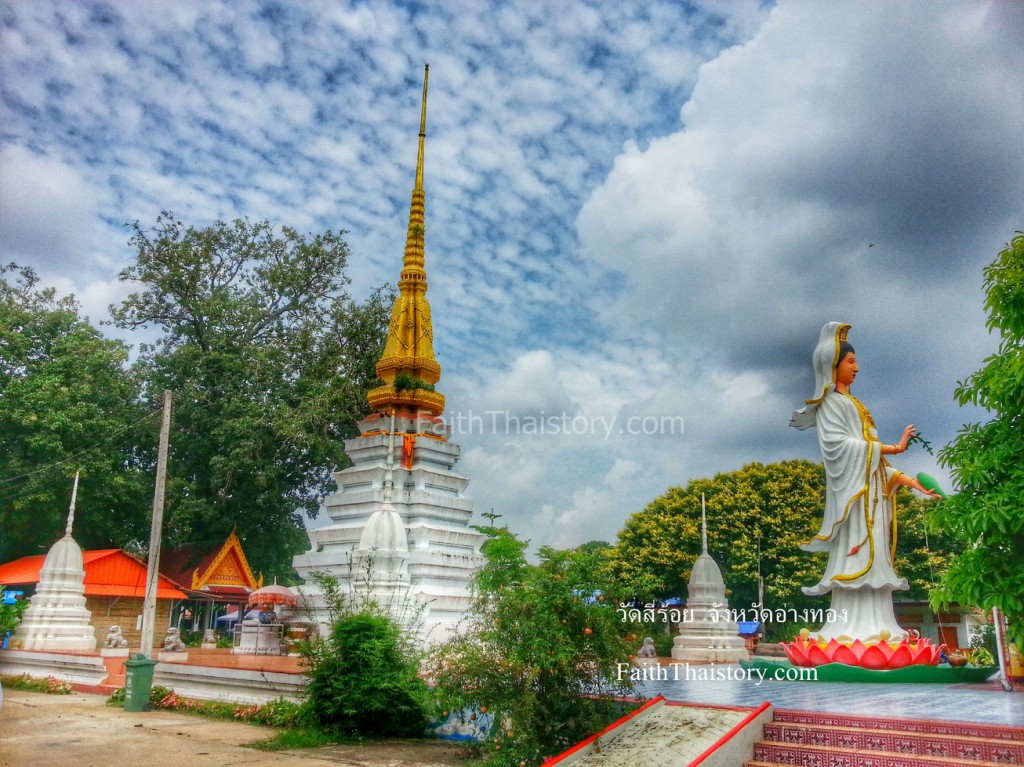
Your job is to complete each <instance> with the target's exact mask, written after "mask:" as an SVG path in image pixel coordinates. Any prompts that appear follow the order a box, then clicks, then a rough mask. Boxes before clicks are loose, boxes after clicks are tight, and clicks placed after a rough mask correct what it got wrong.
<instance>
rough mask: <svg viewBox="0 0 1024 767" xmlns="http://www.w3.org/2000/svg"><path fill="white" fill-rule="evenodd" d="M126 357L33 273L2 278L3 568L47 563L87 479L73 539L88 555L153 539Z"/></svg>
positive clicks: (10, 269)
mask: <svg viewBox="0 0 1024 767" xmlns="http://www.w3.org/2000/svg"><path fill="white" fill-rule="evenodd" d="M127 358H128V351H127V347H126V346H125V345H124V344H123V343H121V342H120V341H114V340H111V339H107V338H104V337H103V336H102V335H101V334H100V332H99V331H98V330H96V329H95V328H94V327H92V326H91V325H90V324H89V323H88V321H86V320H85V319H83V318H82V317H81V316H80V308H79V305H78V303H77V302H76V301H75V299H74V298H73V297H70V296H69V297H64V298H58V297H57V295H56V292H55V291H54V290H53V289H52V288H40V286H39V280H38V278H37V276H36V274H35V273H34V272H33V271H32V269H30V268H24V267H18V266H16V265H14V264H10V265H8V266H2V267H0V562H4V561H8V560H10V559H14V558H17V557H20V556H27V555H30V554H40V553H45V551H46V550H47V549H48V548H49V546H50V545H51V544H52V543H53V542H54V541H56V540H57V539H58V538H60V537H61V536H62V535H63V534H64V525H65V520H66V518H67V513H68V505H69V501H70V497H71V484H72V481H71V477H72V476H73V475H74V473H75V472H76V471H77V470H80V471H81V474H82V478H81V486H80V489H79V493H78V499H77V511H76V522H75V531H74V532H75V538H76V540H78V542H79V543H80V544H82V546H84V547H86V548H100V547H107V546H120V545H123V544H127V543H128V542H130V541H131V540H133V539H139V538H142V537H143V536H145V535H146V531H147V529H148V523H147V522H146V513H147V510H148V506H149V501H148V498H151V496H152V485H151V482H150V480H149V478H148V477H147V475H146V472H145V468H146V466H147V465H148V462H149V461H150V460H151V455H150V456H148V457H147V454H146V453H145V452H144V451H140V450H138V449H136V445H137V444H140V442H139V440H140V438H141V439H143V440H145V439H147V435H149V436H148V439H149V442H150V444H155V440H156V428H157V421H156V419H155V418H148V419H147V418H146V411H145V410H143V409H142V408H141V406H140V405H139V402H138V399H139V388H138V386H137V384H136V381H135V379H134V378H133V376H132V374H131V373H130V372H129V370H128V369H127V365H126V363H127Z"/></svg>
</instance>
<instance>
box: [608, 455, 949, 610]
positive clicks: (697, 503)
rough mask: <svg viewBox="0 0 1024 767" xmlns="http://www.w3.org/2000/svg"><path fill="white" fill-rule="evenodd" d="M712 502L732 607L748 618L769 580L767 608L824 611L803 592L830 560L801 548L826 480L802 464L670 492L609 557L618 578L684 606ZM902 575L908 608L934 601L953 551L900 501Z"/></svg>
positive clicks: (747, 469)
mask: <svg viewBox="0 0 1024 767" xmlns="http://www.w3.org/2000/svg"><path fill="white" fill-rule="evenodd" d="M702 495H704V496H705V498H706V500H707V517H708V549H709V551H710V553H711V555H712V557H714V559H715V561H716V562H718V564H719V566H720V567H721V569H722V575H723V577H724V579H725V583H726V586H727V588H728V590H729V593H728V596H729V603H730V607H731V608H733V609H735V610H743V609H749V608H750V607H751V605H753V604H754V603H756V602H757V601H758V597H759V582H758V575H759V573H760V577H761V578H762V579H763V594H764V606H765V607H767V608H771V609H773V610H774V609H777V608H782V609H787V608H793V609H796V610H803V609H813V608H824V607H827V604H826V603H823V601H822V600H821V599H820V598H817V597H808V596H806V595H804V593H803V592H802V591H801V587H802V586H810V585H812V584H814V583H816V582H817V581H818V579H819V578H820V577H821V573H822V572H823V570H824V567H825V555H824V554H822V553H817V554H810V553H807V552H805V551H803V550H802V549H800V544H801V543H804V542H806V541H807V540H809V539H810V537H811V536H812V535H814V533H816V532H817V530H818V527H819V525H820V524H821V514H822V506H823V500H824V495H825V476H824V470H823V469H822V467H821V465H820V464H817V463H812V462H810V461H804V460H791V461H783V462H781V463H773V464H767V465H766V464H760V463H752V464H748V465H747V466H744V467H743V468H742V469H739V470H738V471H732V472H725V473H722V474H717V475H716V476H714V477H712V478H701V479H695V480H693V481H691V482H690V483H689V484H688V485H687V486H686V487H685V488H681V487H672V488H669V490H668V492H667V493H665V495H663V496H661V497H660V498H656V499H655V500H653V501H652V502H651V503H649V504H648V505H647V507H646V508H645V509H644V510H643V511H641V512H638V513H636V514H633V515H631V516H630V517H629V518H628V519H627V520H626V524H625V526H624V527H623V529H622V531H621V532H620V533H619V537H618V541H617V543H616V545H615V547H614V548H613V549H612V551H611V552H610V553H609V554H608V557H607V559H608V566H609V567H610V568H611V571H612V573H613V574H614V575H615V577H616V578H617V579H619V580H620V581H621V582H622V583H623V584H624V585H626V586H627V587H628V588H629V589H631V590H632V592H633V593H634V594H635V596H636V597H638V598H640V599H641V600H643V601H649V600H650V599H652V598H664V597H668V596H685V595H686V582H687V579H688V578H689V575H690V571H691V570H692V569H693V563H694V562H695V561H696V559H697V556H698V555H699V554H700V550H701V533H700V520H701V496H702ZM897 507H898V508H899V509H900V512H899V514H900V516H899V520H900V521H899V530H900V532H899V546H898V553H897V563H896V564H897V569H898V572H899V573H900V575H902V576H904V577H906V578H907V579H908V580H909V581H910V585H911V589H910V591H908V592H900V594H899V596H900V598H903V599H925V598H927V595H928V591H929V587H930V585H931V584H932V583H933V582H934V579H935V578H937V576H938V574H940V573H941V571H942V569H943V567H944V566H945V564H946V562H947V552H948V550H949V549H950V544H951V541H950V540H949V539H948V538H943V537H942V536H938V537H936V536H933V538H935V539H934V540H930V541H929V540H926V539H927V533H926V531H925V529H924V524H923V521H922V516H923V514H924V512H925V510H926V509H927V508H928V506H927V502H926V501H918V500H915V499H913V498H912V496H911V494H910V493H906V492H903V493H901V494H900V495H899V496H898V497H897Z"/></svg>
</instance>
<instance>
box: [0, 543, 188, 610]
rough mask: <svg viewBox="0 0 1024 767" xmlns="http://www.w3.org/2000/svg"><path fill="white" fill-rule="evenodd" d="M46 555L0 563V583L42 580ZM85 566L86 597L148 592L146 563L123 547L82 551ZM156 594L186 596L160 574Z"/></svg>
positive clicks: (31, 582)
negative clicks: (40, 578)
mask: <svg viewBox="0 0 1024 767" xmlns="http://www.w3.org/2000/svg"><path fill="white" fill-rule="evenodd" d="M45 560H46V557H45V556H44V555H36V556H31V557H22V558H21V559H16V560H14V561H13V562H8V563H7V564H5V565H0V584H3V585H5V586H22V585H27V584H35V583H39V571H40V570H42V568H43V562H44V561H45ZM82 566H83V568H84V569H85V595H86V596H121V597H144V596H145V595H146V564H145V563H144V562H143V561H142V560H140V559H138V558H137V557H134V556H132V555H131V554H129V553H128V552H127V551H122V550H121V549H99V550H97V551H83V552H82ZM157 597H159V598H162V599H185V598H186V595H185V593H184V592H182V591H181V590H180V589H179V588H178V584H176V583H175V582H174V581H172V580H170V579H169V578H167V577H165V576H163V575H161V576H160V578H159V580H158V581H157Z"/></svg>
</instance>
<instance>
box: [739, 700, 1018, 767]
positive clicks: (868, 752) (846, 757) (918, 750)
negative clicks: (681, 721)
mask: <svg viewBox="0 0 1024 767" xmlns="http://www.w3.org/2000/svg"><path fill="white" fill-rule="evenodd" d="M773 718H774V721H773V722H771V723H768V724H766V725H765V728H764V740H761V741H760V742H758V743H757V744H755V746H754V758H753V760H751V761H748V762H747V763H746V767H782V766H783V765H799V766H800V767H954V766H955V767H998V766H999V765H1007V764H1019V765H1024V729H1022V728H1019V727H1000V726H998V725H988V724H975V723H972V722H940V721H931V720H923V719H896V718H883V717H865V716H851V715H848V714H827V713H819V712H811V711H789V710H779V709H776V710H775V711H774V717H773Z"/></svg>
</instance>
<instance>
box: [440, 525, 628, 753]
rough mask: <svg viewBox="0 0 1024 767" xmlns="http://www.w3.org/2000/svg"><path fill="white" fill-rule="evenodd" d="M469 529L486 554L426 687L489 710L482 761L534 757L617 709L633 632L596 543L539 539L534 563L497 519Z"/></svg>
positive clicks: (600, 723) (451, 706) (444, 698)
mask: <svg viewBox="0 0 1024 767" xmlns="http://www.w3.org/2000/svg"><path fill="white" fill-rule="evenodd" d="M478 529H481V530H482V531H483V532H485V533H487V534H488V536H489V540H487V541H486V542H485V544H484V546H483V554H484V556H485V557H486V558H487V563H486V565H485V566H484V567H483V568H482V569H481V570H480V571H479V572H478V573H477V576H476V582H475V586H476V599H475V601H474V605H473V608H472V611H471V614H470V616H469V624H468V625H467V626H466V630H465V632H464V633H462V634H460V635H459V636H456V637H454V638H453V639H451V640H450V641H448V642H447V643H445V644H444V645H441V646H440V647H438V648H436V649H435V651H434V652H433V654H432V656H431V674H432V676H433V677H434V679H435V681H436V684H437V686H436V688H435V690H434V694H435V695H436V697H437V700H438V703H439V705H440V706H441V707H442V708H444V709H447V710H452V711H458V710H460V709H462V708H466V707H470V708H473V707H476V708H478V709H479V710H481V711H485V712H487V711H489V712H491V713H493V715H494V716H495V718H496V720H497V722H496V725H495V726H494V727H493V728H492V731H491V735H490V738H489V739H488V741H487V743H486V744H485V746H484V748H483V750H484V751H485V752H486V753H487V754H488V756H489V760H490V761H489V762H488V764H489V765H490V764H493V765H501V766H502V767H516V765H519V764H521V763H522V762H525V763H526V764H530V765H536V764H539V763H540V762H541V760H542V759H543V758H544V757H545V756H551V755H553V754H557V753H559V752H561V751H564V750H565V749H566V748H568V747H570V746H572V745H574V744H575V743H578V742H579V741H580V740H583V739H584V738H586V737H589V736H591V735H593V734H594V733H595V732H597V731H598V730H600V729H601V728H603V727H605V726H606V725H608V724H609V723H610V722H612V721H614V720H615V719H617V718H618V717H620V716H621V715H622V714H623V713H625V709H626V708H628V706H624V705H623V703H622V702H621V700H622V698H623V697H626V696H629V695H631V694H632V693H633V692H634V690H633V688H632V685H631V682H630V679H629V675H628V674H626V675H625V676H624V677H621V678H620V675H619V674H618V670H619V669H620V668H621V666H620V665H619V664H620V663H621V664H624V665H626V668H628V660H627V658H628V656H629V655H631V654H633V653H635V652H636V646H637V643H638V641H639V639H638V637H637V636H636V635H633V634H631V633H627V632H629V626H627V624H626V623H624V622H623V621H622V619H621V617H620V615H619V614H618V612H617V610H616V609H615V608H614V607H613V605H615V604H618V603H619V602H620V601H621V599H622V595H621V594H618V593H616V592H615V589H614V587H613V584H612V583H611V582H609V581H607V580H605V579H603V578H602V575H601V567H600V560H601V557H602V556H603V554H602V551H603V547H600V546H597V547H591V548H588V547H586V546H583V547H580V548H578V549H576V550H573V551H556V550H554V549H549V548H546V547H544V548H541V550H540V552H539V554H540V559H541V561H540V563H539V564H538V565H536V566H534V565H530V564H529V563H528V562H527V561H526V556H525V550H526V545H527V543H526V542H524V541H521V540H519V539H518V538H516V537H515V536H514V535H513V534H512V533H511V532H510V531H508V530H507V529H506V528H493V527H490V528H478ZM627 637H628V639H627Z"/></svg>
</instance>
